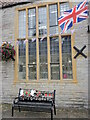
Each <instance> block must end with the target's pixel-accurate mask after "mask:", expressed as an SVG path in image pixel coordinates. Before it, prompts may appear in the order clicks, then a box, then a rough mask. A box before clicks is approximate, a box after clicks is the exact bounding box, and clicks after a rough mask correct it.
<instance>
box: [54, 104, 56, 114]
mask: <svg viewBox="0 0 90 120" xmlns="http://www.w3.org/2000/svg"><path fill="white" fill-rule="evenodd" d="M54 115H56V107H55V105H54Z"/></svg>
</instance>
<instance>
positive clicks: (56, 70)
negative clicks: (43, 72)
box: [50, 37, 60, 80]
mask: <svg viewBox="0 0 90 120" xmlns="http://www.w3.org/2000/svg"><path fill="white" fill-rule="evenodd" d="M50 59H51V63H50V67H51V79H53V80H60V64H59V38H58V37H53V38H50Z"/></svg>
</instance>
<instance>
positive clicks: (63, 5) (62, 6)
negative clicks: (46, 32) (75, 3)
mask: <svg viewBox="0 0 90 120" xmlns="http://www.w3.org/2000/svg"><path fill="white" fill-rule="evenodd" d="M69 9H70V8H69V3H68V2H66V3H61V4H60V15H62V14H63V12H64V11H67V10H69Z"/></svg>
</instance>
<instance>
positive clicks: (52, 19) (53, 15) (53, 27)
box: [49, 4, 58, 34]
mask: <svg viewBox="0 0 90 120" xmlns="http://www.w3.org/2000/svg"><path fill="white" fill-rule="evenodd" d="M49 26H50V34H56V33H58V12H57V4H55V5H50V6H49Z"/></svg>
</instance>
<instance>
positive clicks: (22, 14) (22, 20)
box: [19, 10, 26, 38]
mask: <svg viewBox="0 0 90 120" xmlns="http://www.w3.org/2000/svg"><path fill="white" fill-rule="evenodd" d="M25 37H26V11H25V10H23V11H19V38H25Z"/></svg>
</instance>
